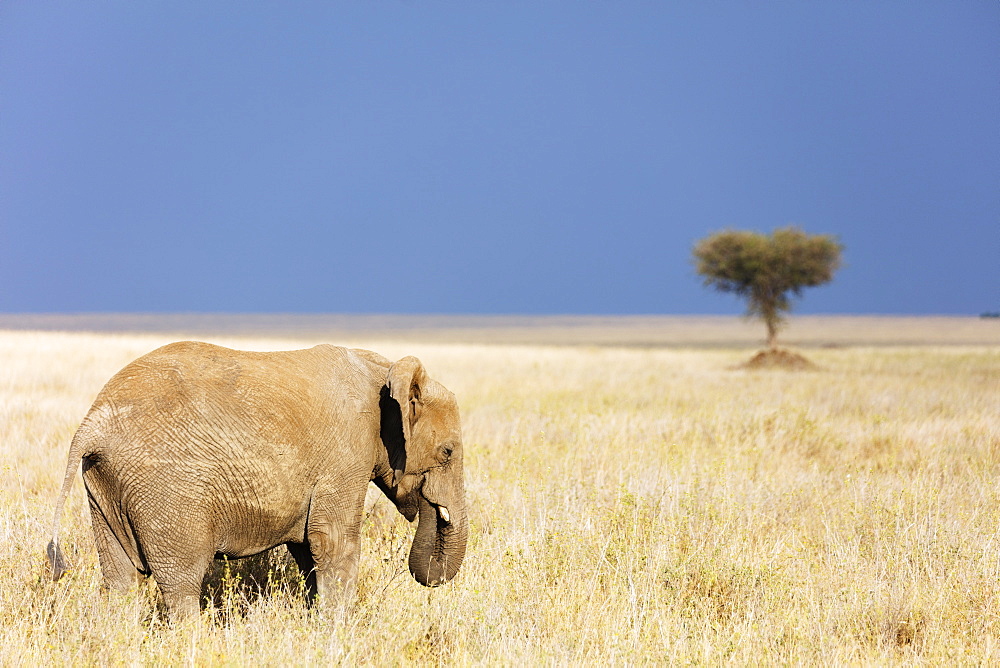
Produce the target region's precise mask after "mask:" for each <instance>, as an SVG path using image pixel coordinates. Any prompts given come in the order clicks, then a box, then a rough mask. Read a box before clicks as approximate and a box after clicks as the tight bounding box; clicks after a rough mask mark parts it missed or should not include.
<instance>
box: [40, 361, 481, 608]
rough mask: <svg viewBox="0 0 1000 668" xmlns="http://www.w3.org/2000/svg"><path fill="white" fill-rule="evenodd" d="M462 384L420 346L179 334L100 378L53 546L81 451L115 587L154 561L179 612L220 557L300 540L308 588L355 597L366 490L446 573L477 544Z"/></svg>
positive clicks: (195, 599)
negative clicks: (391, 348)
mask: <svg viewBox="0 0 1000 668" xmlns="http://www.w3.org/2000/svg"><path fill="white" fill-rule="evenodd" d="M462 458H463V454H462V433H461V425H460V422H459V415H458V404H457V402H456V400H455V395H453V394H452V393H451V392H449V391H448V390H447V389H446V388H445V387H444V386H443V385H441V384H440V383H438V382H436V381H434V380H432V379H431V378H429V377H428V375H427V373H426V372H425V370H424V367H423V365H422V364H421V363H420V360H418V359H417V358H415V357H404V358H403V359H401V360H399V361H398V362H395V363H391V362H390V361H389V360H387V359H385V358H384V357H382V356H380V355H378V354H376V353H373V352H369V351H366V350H356V349H347V348H339V347H336V346H330V345H320V346H316V347H315V348H310V349H308V350H295V351H286V352H266V353H261V352H245V351H237V350H230V349H227V348H222V347H219V346H215V345H211V344H207V343H197V342H190V341H187V342H180V343H173V344H170V345H167V346H164V347H162V348H160V349H158V350H155V351H153V352H151V353H149V354H147V355H145V356H143V357H140V358H139V359H137V360H135V361H134V362H132V363H131V364H129V365H128V366H126V367H125V368H124V369H122V370H121V371H120V372H118V373H117V374H116V375H115V376H114V377H113V378H111V380H110V381H108V383H107V385H105V386H104V389H103V390H101V392H100V394H99V395H98V397H97V399H96V401H95V402H94V405H93V406H92V407H91V409H90V411H89V412H88V413H87V416H86V418H85V419H84V420H83V423H82V424H81V425H80V428H79V429H78V430H77V432H76V434H75V435H74V437H73V441H72V444H71V446H70V451H69V463H68V465H67V467H66V476H65V478H64V480H63V485H62V490H61V492H60V494H59V498H58V501H57V503H56V514H55V522H54V527H53V532H52V536H53V537H52V542H51V543H49V548H48V553H49V558H50V560H51V563H52V572H53V577H54V578H58V577H59V576H60V575H62V573H63V572H64V571H65V570H66V564H65V561H64V559H63V557H62V554H61V551H60V550H59V521H60V517H61V515H62V508H63V506H64V505H65V500H66V495H67V494H68V492H69V490H70V488H71V486H72V484H73V480H74V478H75V473H76V467H77V465H78V463H79V462H80V461H81V460H82V468H83V481H84V483H85V485H86V488H87V496H88V498H89V502H90V513H91V519H92V523H93V529H94V538H95V542H96V545H97V552H98V557H99V559H100V564H101V571H102V574H103V582H104V585H105V587H108V588H112V589H118V590H121V589H126V588H128V587H129V585H131V584H133V583H134V582H136V581H137V580H139V579H140V575H152V577H153V579H154V580H155V581H156V583H157V585H158V587H159V589H160V591H161V592H162V595H163V600H164V603H165V604H166V608H167V613H168V616H169V617H170V618H175V617H178V616H186V615H190V614H192V613H197V611H198V610H199V597H200V593H201V585H202V580H203V578H204V576H205V574H206V571H207V570H208V567H209V565H210V563H211V561H212V559H213V558H221V557H223V556H225V557H229V558H239V557H246V556H250V555H254V554H258V553H260V552H263V551H265V550H268V549H270V548H272V547H275V546H277V545H281V544H284V545H286V546H287V547H288V550H289V552H291V554H292V556H293V558H294V559H295V562H296V563H297V564H298V566H299V568H300V569H301V570H302V572H303V575H304V576H305V580H306V587H307V594H308V600H309V601H310V602H312V601H313V599H314V598H316V596H317V594H318V596H319V600H320V602H321V603H327V602H330V601H333V602H334V603H336V604H338V605H343V604H346V603H347V602H349V601H350V600H352V599H353V596H354V594H355V591H356V579H357V573H358V548H359V536H360V529H361V521H362V515H363V505H364V499H365V492H366V489H367V487H368V483H369V481H374V482H375V484H376V485H377V486H378V487H379V489H381V490H382V492H383V493H384V494H385V495H386V496H388V497H389V499H390V500H391V501H392V502H393V503H394V504H395V505H396V507H397V509H398V510H399V512H401V513H402V514H403V515H404V516H405V517H406V518H407V520H411V521H412V520H413V519H414V517H416V516H417V515H418V514H419V521H418V523H417V529H416V533H415V535H414V539H413V544H412V546H411V549H410V556H409V567H410V573H411V574H412V575H413V577H414V579H416V580H417V582H419V583H420V584H423V585H426V586H435V585H439V584H441V583H444V582H446V581H448V580H450V579H451V578H453V577H454V576H455V574H456V573H457V572H458V569H459V566H461V564H462V559H463V558H464V556H465V544H466V538H467V536H468V520H467V514H466V506H465V491H464V483H463V471H462Z"/></svg>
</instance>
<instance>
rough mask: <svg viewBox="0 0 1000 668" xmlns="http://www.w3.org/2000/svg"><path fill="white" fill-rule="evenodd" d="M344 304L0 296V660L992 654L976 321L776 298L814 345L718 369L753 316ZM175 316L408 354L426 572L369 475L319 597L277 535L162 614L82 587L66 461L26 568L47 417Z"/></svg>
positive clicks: (950, 659)
mask: <svg viewBox="0 0 1000 668" xmlns="http://www.w3.org/2000/svg"><path fill="white" fill-rule="evenodd" d="M119 317H120V318H124V317H125V316H119ZM346 318H347V319H346V320H344V319H339V320H338V317H336V316H330V317H329V318H328V319H327V320H325V321H320V320H317V319H316V317H313V319H312V320H310V319H309V318H308V317H306V318H304V319H299V320H296V319H295V317H293V316H289V317H287V318H285V319H282V318H281V317H279V316H269V317H265V318H263V319H262V320H261V319H257V320H254V318H252V317H247V318H244V319H243V320H242V321H238V318H237V319H229V320H227V318H225V317H220V318H217V319H215V320H214V324H213V322H211V320H212V318H211V317H208V316H201V317H190V318H188V319H185V318H184V317H177V318H176V319H174V320H171V321H170V322H165V321H164V320H162V319H161V320H156V318H151V319H150V318H146V319H145V320H144V321H143V322H138V323H137V322H135V321H131V324H130V325H128V326H124V325H122V321H120V320H119V321H116V322H115V323H112V324H110V325H109V324H108V322H109V320H108V319H107V318H105V319H104V320H103V321H102V322H103V323H104V324H103V325H100V324H99V323H98V324H94V322H93V321H88V320H86V319H85V318H84V319H81V318H77V319H76V320H75V321H69V320H64V321H60V322H55V324H53V323H54V321H51V320H50V321H44V318H42V320H39V319H38V317H35V319H34V320H32V319H31V318H28V317H23V318H21V319H20V320H18V319H17V318H16V317H14V316H6V317H5V318H4V319H0V327H5V328H7V329H6V330H4V331H0V462H2V463H0V534H2V536H3V540H2V541H0V663H2V664H4V665H28V664H32V665H39V664H45V665H51V664H55V665H69V664H73V665H78V664H85V665H109V664H116V665H117V664H128V665H149V664H168V665H199V666H203V665H208V666H215V665H331V664H346V665H354V664H371V665H436V664H448V665H455V664H457V665H466V664H474V665H480V664H486V665H497V664H499V665H512V664H523V663H527V662H531V663H542V664H550V665H551V664H555V665H589V664H604V665H609V664H610V665H620V664H675V663H700V664H713V665H714V664H721V663H734V664H775V663H778V664H789V663H794V664H807V665H811V664H819V665H843V664H906V665H911V664H914V663H918V664H920V663H926V664H937V665H939V664H965V665H982V664H995V663H997V662H998V661H1000V561H998V558H1000V549H998V548H1000V545H998V540H997V538H998V534H997V530H998V527H1000V486H998V484H997V482H998V474H1000V321H996V320H987V319H977V318H893V317H884V318H874V317H872V318H865V317H853V318H848V317H821V316H812V317H802V318H793V319H792V321H791V324H790V326H789V328H788V330H787V331H786V332H785V341H786V342H787V343H788V344H790V345H792V346H793V347H796V348H797V349H798V350H799V351H800V352H802V353H803V354H805V355H806V356H807V357H808V358H809V359H810V360H811V361H813V362H814V363H815V365H816V368H815V369H813V370H809V371H785V370H775V369H772V370H760V371H748V370H744V369H738V368H736V367H737V366H738V364H739V363H740V362H742V361H744V360H746V359H747V358H748V357H749V355H750V354H751V353H752V352H753V347H754V346H755V345H758V343H759V339H760V338H761V336H762V334H763V332H762V331H761V330H762V328H761V327H759V326H758V325H756V324H754V323H747V322H744V321H742V320H739V319H735V318H729V319H727V318H668V317H662V318H658V317H656V318H654V317H646V318H641V317H636V318H589V319H588V318H577V319H574V318H549V319H545V318H522V319H518V318H508V319H491V318H484V319H464V320H463V319H457V320H456V319H451V320H449V319H440V318H439V319H434V318H430V319H423V320H420V319H419V318H417V317H411V318H406V317H402V319H396V320H393V319H392V318H390V319H388V320H386V319H383V320H379V319H378V317H375V316H372V317H370V318H369V319H368V320H365V319H364V317H355V318H354V319H351V318H350V317H346ZM359 318H360V319H359ZM138 319H139V320H143V318H142V317H139V318H138ZM56 320H58V318H57V319H56ZM241 322H242V324H240V323H241ZM59 329H75V330H89V331H56V330H59ZM143 329H145V330H147V331H145V332H143V331H142V330H143ZM179 338H199V339H202V340H209V341H213V342H216V343H220V344H222V345H228V346H230V347H236V348H244V349H257V350H274V349H290V348H300V347H307V346H310V345H313V344H315V343H319V342H329V343H337V344H342V345H350V346H357V347H364V348H369V349H372V350H376V351H378V352H380V353H382V354H384V355H386V356H388V357H390V358H398V357H401V356H403V355H407V354H415V355H417V356H418V357H420V358H421V359H422V360H423V362H424V364H425V365H426V366H427V368H428V370H429V372H430V373H431V374H432V375H433V376H434V377H435V378H437V379H438V380H440V381H442V382H443V383H444V384H445V385H447V386H448V387H449V388H450V389H451V390H453V391H454V392H455V393H456V395H457V396H458V398H459V403H460V406H461V410H462V413H463V424H464V441H465V448H466V489H467V494H468V499H469V503H470V507H471V510H470V520H471V532H470V533H471V535H470V542H469V550H468V555H467V557H466V562H465V564H464V565H463V567H462V570H461V572H460V573H459V575H458V577H457V578H456V579H455V581H454V582H453V583H451V584H448V585H445V586H443V587H439V588H435V589H425V588H423V587H421V586H420V585H418V584H416V583H415V582H414V581H413V580H412V579H410V577H409V575H408V573H407V571H406V554H407V551H408V549H409V539H410V537H411V536H412V531H413V529H412V527H411V526H410V525H409V524H408V523H407V522H406V521H405V520H404V519H403V518H402V517H401V516H399V515H398V514H397V513H396V511H395V510H394V509H393V508H392V507H391V504H389V502H388V501H387V500H385V499H384V498H380V497H379V496H378V494H377V492H373V493H372V494H370V495H369V503H368V504H367V509H368V510H367V513H366V521H365V527H364V536H363V542H362V561H361V575H360V585H359V596H358V600H357V602H356V604H355V606H354V610H353V612H352V614H351V615H350V616H349V617H348V618H347V619H346V620H344V621H340V622H336V621H331V620H328V619H325V618H322V617H320V616H319V615H316V614H313V613H310V612H309V611H308V610H307V609H306V608H305V606H304V603H303V600H302V596H301V583H300V581H299V578H298V576H297V573H296V572H295V569H294V567H293V566H292V565H291V563H290V561H289V559H288V557H287V555H286V554H285V552H284V549H283V548H279V549H277V550H273V551H272V552H270V553H267V554H265V555H261V556H258V557H253V558H250V559H246V560H241V561H237V562H230V563H219V564H217V566H216V568H215V569H214V570H213V572H212V573H211V574H210V576H209V578H208V579H207V581H206V590H205V594H206V598H207V599H210V605H208V606H207V608H206V610H205V612H204V613H203V614H202V616H201V618H200V619H197V620H193V621H191V622H188V623H185V624H181V625H179V626H177V627H170V626H167V625H166V624H164V622H163V621H162V619H161V617H160V615H159V614H158V612H157V601H156V596H155V589H154V588H153V587H151V586H145V587H143V588H141V589H139V590H137V591H136V592H134V593H132V594H129V595H118V594H107V593H104V592H102V591H101V590H100V587H99V584H100V571H99V567H98V564H97V555H96V552H95V550H94V547H93V541H92V537H91V533H90V518H89V514H88V511H87V508H86V497H85V492H84V490H83V485H82V484H81V482H80V480H79V479H77V482H76V486H75V487H74V490H73V493H72V494H71V497H70V500H69V503H68V505H67V510H66V513H65V514H64V518H63V532H62V534H63V540H64V546H65V548H66V549H67V556H68V557H69V559H70V561H71V562H72V564H73V569H72V571H71V572H70V574H69V575H68V576H67V577H65V578H64V579H63V580H61V581H59V582H58V583H53V582H51V581H50V580H49V579H48V578H47V572H46V562H45V559H44V546H45V543H46V542H47V540H48V537H49V532H50V528H51V518H52V510H53V503H54V501H55V497H56V495H57V491H58V486H59V483H60V481H61V477H62V473H63V471H64V467H65V464H66V454H67V449H68V446H69V441H70V438H71V437H72V434H73V432H74V430H75V429H76V427H77V426H78V424H79V422H80V420H81V419H82V417H83V415H84V414H85V413H86V411H87V408H88V407H89V405H90V403H91V402H92V401H93V398H94V396H95V395H96V394H97V392H98V391H99V390H100V388H101V386H102V385H103V384H104V382H106V381H107V379H108V378H110V376H111V375H112V374H114V373H115V372H116V371H117V370H118V369H120V368H121V367H122V366H124V365H125V364H126V363H127V362H129V361H131V360H132V359H134V358H136V357H138V356H139V355H141V354H143V353H145V352H148V351H149V350H152V349H153V348H155V347H157V346H159V345H161V344H163V343H167V342H169V341H172V340H177V339H179Z"/></svg>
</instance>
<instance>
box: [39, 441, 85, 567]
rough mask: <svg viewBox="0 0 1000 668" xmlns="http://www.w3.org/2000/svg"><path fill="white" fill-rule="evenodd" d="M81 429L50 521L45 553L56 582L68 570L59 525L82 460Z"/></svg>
mask: <svg viewBox="0 0 1000 668" xmlns="http://www.w3.org/2000/svg"><path fill="white" fill-rule="evenodd" d="M83 431H84V430H83V429H81V430H79V431H77V432H76V435H74V436H73V442H72V443H71V444H70V446H69V461H68V462H67V463H66V474H65V475H64V476H63V483H62V489H60V490H59V498H58V499H56V511H55V517H54V518H53V520H52V540H50V541H49V544H48V547H47V548H46V550H45V551H46V553H47V554H48V557H49V564H50V565H51V568H52V579H53V580H58V579H59V578H61V577H62V576H63V574H65V573H66V571H68V570H69V564H68V563H67V562H66V559H65V557H63V553H62V550H61V549H59V523H60V521H61V520H62V513H63V507H64V506H65V505H66V497H67V496H69V491H70V490H71V489H72V488H73V482H74V481H75V480H76V470H77V468H79V466H80V460H81V459H82V458H83V455H84V452H83V449H84V441H85V440H86V439H85V438H83V437H82V432H83Z"/></svg>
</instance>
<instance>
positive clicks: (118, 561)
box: [90, 496, 142, 592]
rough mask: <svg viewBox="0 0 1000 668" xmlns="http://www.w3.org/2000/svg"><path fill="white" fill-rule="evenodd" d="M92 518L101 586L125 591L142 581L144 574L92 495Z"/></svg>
mask: <svg viewBox="0 0 1000 668" xmlns="http://www.w3.org/2000/svg"><path fill="white" fill-rule="evenodd" d="M90 520H91V524H92V525H93V528H94V543H95V545H96V546H97V558H98V560H99V561H100V563H101V575H102V583H101V586H102V587H104V588H105V589H109V590H114V591H119V592H124V591H127V590H128V589H129V588H130V587H132V586H134V585H137V584H139V583H140V582H141V581H142V574H141V573H140V572H139V570H138V569H137V568H136V566H135V564H134V563H132V560H131V559H130V558H129V556H128V554H127V553H126V552H125V549H124V548H123V547H122V544H121V542H120V541H119V540H118V537H117V536H115V533H114V531H112V529H111V527H110V526H109V525H108V521H107V518H105V516H104V513H102V512H101V509H100V507H99V506H98V504H97V501H96V500H95V499H94V497H93V496H91V497H90Z"/></svg>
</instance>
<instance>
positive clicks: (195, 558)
mask: <svg viewBox="0 0 1000 668" xmlns="http://www.w3.org/2000/svg"><path fill="white" fill-rule="evenodd" d="M184 548H187V549H184ZM214 556H215V553H214V551H210V550H206V549H201V548H200V547H198V546H194V545H182V546H181V549H173V548H171V549H169V550H164V549H163V548H162V546H155V547H151V548H150V549H149V550H148V555H147V561H148V562H149V568H150V571H152V575H153V579H154V580H156V585H157V586H158V587H159V588H160V593H161V594H162V595H163V603H164V605H165V606H166V607H167V618H168V619H169V620H170V621H171V622H174V621H177V620H180V619H185V618H187V617H191V616H197V615H198V613H199V612H200V611H201V605H200V603H201V589H202V582H203V581H204V580H205V573H207V572H208V567H209V566H210V565H211V563H212V558H213V557H214Z"/></svg>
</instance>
